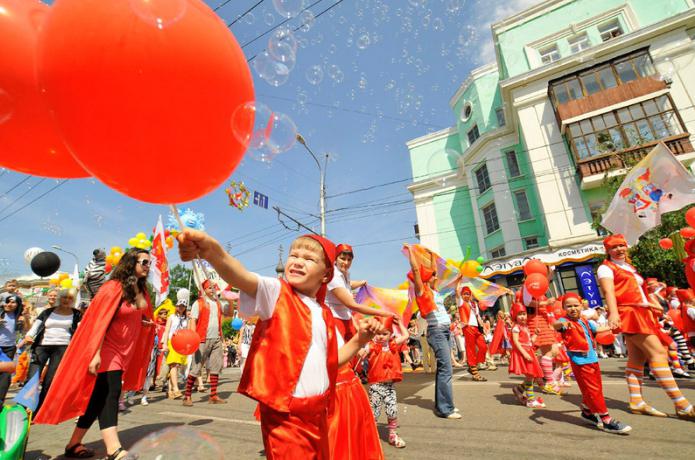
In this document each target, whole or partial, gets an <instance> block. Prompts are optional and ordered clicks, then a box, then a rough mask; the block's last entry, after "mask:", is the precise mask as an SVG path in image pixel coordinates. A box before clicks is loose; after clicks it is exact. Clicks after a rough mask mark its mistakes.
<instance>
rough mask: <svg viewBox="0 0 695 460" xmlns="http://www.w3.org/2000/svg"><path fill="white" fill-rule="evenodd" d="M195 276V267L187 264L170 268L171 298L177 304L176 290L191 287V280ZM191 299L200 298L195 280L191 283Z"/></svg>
mask: <svg viewBox="0 0 695 460" xmlns="http://www.w3.org/2000/svg"><path fill="white" fill-rule="evenodd" d="M192 276H193V269H191V268H188V267H186V266H185V265H181V264H177V265H174V266H173V267H171V268H170V269H169V298H170V299H171V301H172V302H174V304H176V292H177V291H178V290H179V289H181V288H185V289H188V288H189V285H188V284H189V280H191V277H192ZM190 289H191V301H193V300H195V299H197V298H198V287H197V286H196V285H195V283H194V282H192V281H191V283H190Z"/></svg>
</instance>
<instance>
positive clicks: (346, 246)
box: [335, 243, 355, 256]
mask: <svg viewBox="0 0 695 460" xmlns="http://www.w3.org/2000/svg"><path fill="white" fill-rule="evenodd" d="M344 252H348V253H350V254H352V255H353V256H354V255H355V253H354V252H353V250H352V246H350V245H349V244H345V243H340V244H339V245H338V246H337V247H336V248H335V253H336V255H340V254H342V253H344Z"/></svg>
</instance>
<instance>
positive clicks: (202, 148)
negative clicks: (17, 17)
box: [38, 0, 254, 203]
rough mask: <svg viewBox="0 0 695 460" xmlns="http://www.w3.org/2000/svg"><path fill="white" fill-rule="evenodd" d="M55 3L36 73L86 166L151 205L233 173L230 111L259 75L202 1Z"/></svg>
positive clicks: (187, 195)
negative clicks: (153, 178) (150, 178)
mask: <svg viewBox="0 0 695 460" xmlns="http://www.w3.org/2000/svg"><path fill="white" fill-rule="evenodd" d="M51 10H52V11H51V14H50V15H49V17H48V19H47V20H46V23H45V26H44V29H43V31H42V33H41V36H40V37H39V59H38V66H39V76H40V78H41V82H42V88H44V90H45V94H44V95H45V99H46V101H47V103H48V105H49V106H50V107H51V109H52V110H53V111H54V113H55V118H56V121H57V123H58V125H59V126H60V128H61V131H62V132H63V134H64V137H65V141H66V142H67V144H68V145H69V147H70V149H71V151H72V153H73V155H74V156H75V158H76V159H77V160H78V161H79V162H80V163H81V164H82V165H83V166H84V167H85V169H87V170H88V171H89V172H90V173H92V174H93V175H94V176H95V177H97V178H99V179H100V180H101V181H102V182H103V183H104V184H106V185H107V186H109V187H111V188H114V189H116V190H118V191H120V192H121V193H124V194H126V195H128V196H130V197H133V198H136V199H138V200H142V201H146V202H150V203H180V202H185V201H190V200H194V199H196V198H198V197H200V196H202V195H205V194H206V193H208V192H211V191H212V190H214V189H215V188H217V187H218V186H219V185H220V184H222V183H223V182H224V181H225V180H226V179H227V178H228V177H229V176H230V174H231V173H232V171H234V169H235V168H236V166H237V164H238V163H239V161H240V160H241V158H242V156H243V153H244V150H245V149H246V146H245V145H244V144H243V143H241V142H240V141H239V140H237V139H236V137H235V136H234V135H233V133H232V127H231V123H232V114H233V113H234V110H235V109H236V108H237V107H239V106H240V105H242V104H244V103H246V102H248V101H252V100H254V93H253V81H252V78H251V72H250V71H249V67H248V64H247V62H246V57H245V56H244V53H243V52H242V50H241V48H240V47H239V44H238V43H237V41H236V39H235V38H234V36H233V35H232V33H231V32H230V31H229V29H227V27H226V26H225V24H224V23H223V22H222V21H221V20H220V18H219V17H218V16H217V15H215V13H213V12H212V10H211V9H210V8H209V7H208V6H207V5H205V4H204V3H203V2H202V1H200V0H128V1H125V0H123V1H103V0H57V1H56V2H55V4H54V5H53V7H52V9H51ZM249 129H251V128H249ZM149 175H152V176H155V175H156V176H157V177H160V178H168V179H169V180H148V177H150V176H149ZM171 180H174V181H175V182H176V186H172V185H171Z"/></svg>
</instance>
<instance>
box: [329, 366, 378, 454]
mask: <svg viewBox="0 0 695 460" xmlns="http://www.w3.org/2000/svg"><path fill="white" fill-rule="evenodd" d="M328 442H329V445H330V451H331V455H332V457H331V458H332V459H335V460H358V459H359V460H383V458H384V452H383V451H382V449H381V441H379V433H378V432H377V430H376V421H375V420H374V414H373V413H372V407H371V406H370V405H369V398H368V397H367V392H366V391H365V390H364V387H363V386H362V384H361V383H360V380H359V379H358V378H357V376H356V375H355V372H354V371H353V370H352V368H351V367H350V366H343V367H341V368H340V369H339V370H338V380H337V383H336V387H335V409H334V410H333V413H332V414H331V415H329V417H328Z"/></svg>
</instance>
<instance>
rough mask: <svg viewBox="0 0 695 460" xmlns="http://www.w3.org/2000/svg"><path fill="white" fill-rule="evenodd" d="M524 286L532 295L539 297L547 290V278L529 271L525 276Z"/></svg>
mask: <svg viewBox="0 0 695 460" xmlns="http://www.w3.org/2000/svg"><path fill="white" fill-rule="evenodd" d="M524 286H526V290H527V291H528V292H529V293H530V294H531V295H532V296H533V297H540V296H542V295H545V293H546V292H548V278H546V277H545V276H544V275H542V274H540V273H531V274H530V275H528V276H527V277H526V281H524Z"/></svg>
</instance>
